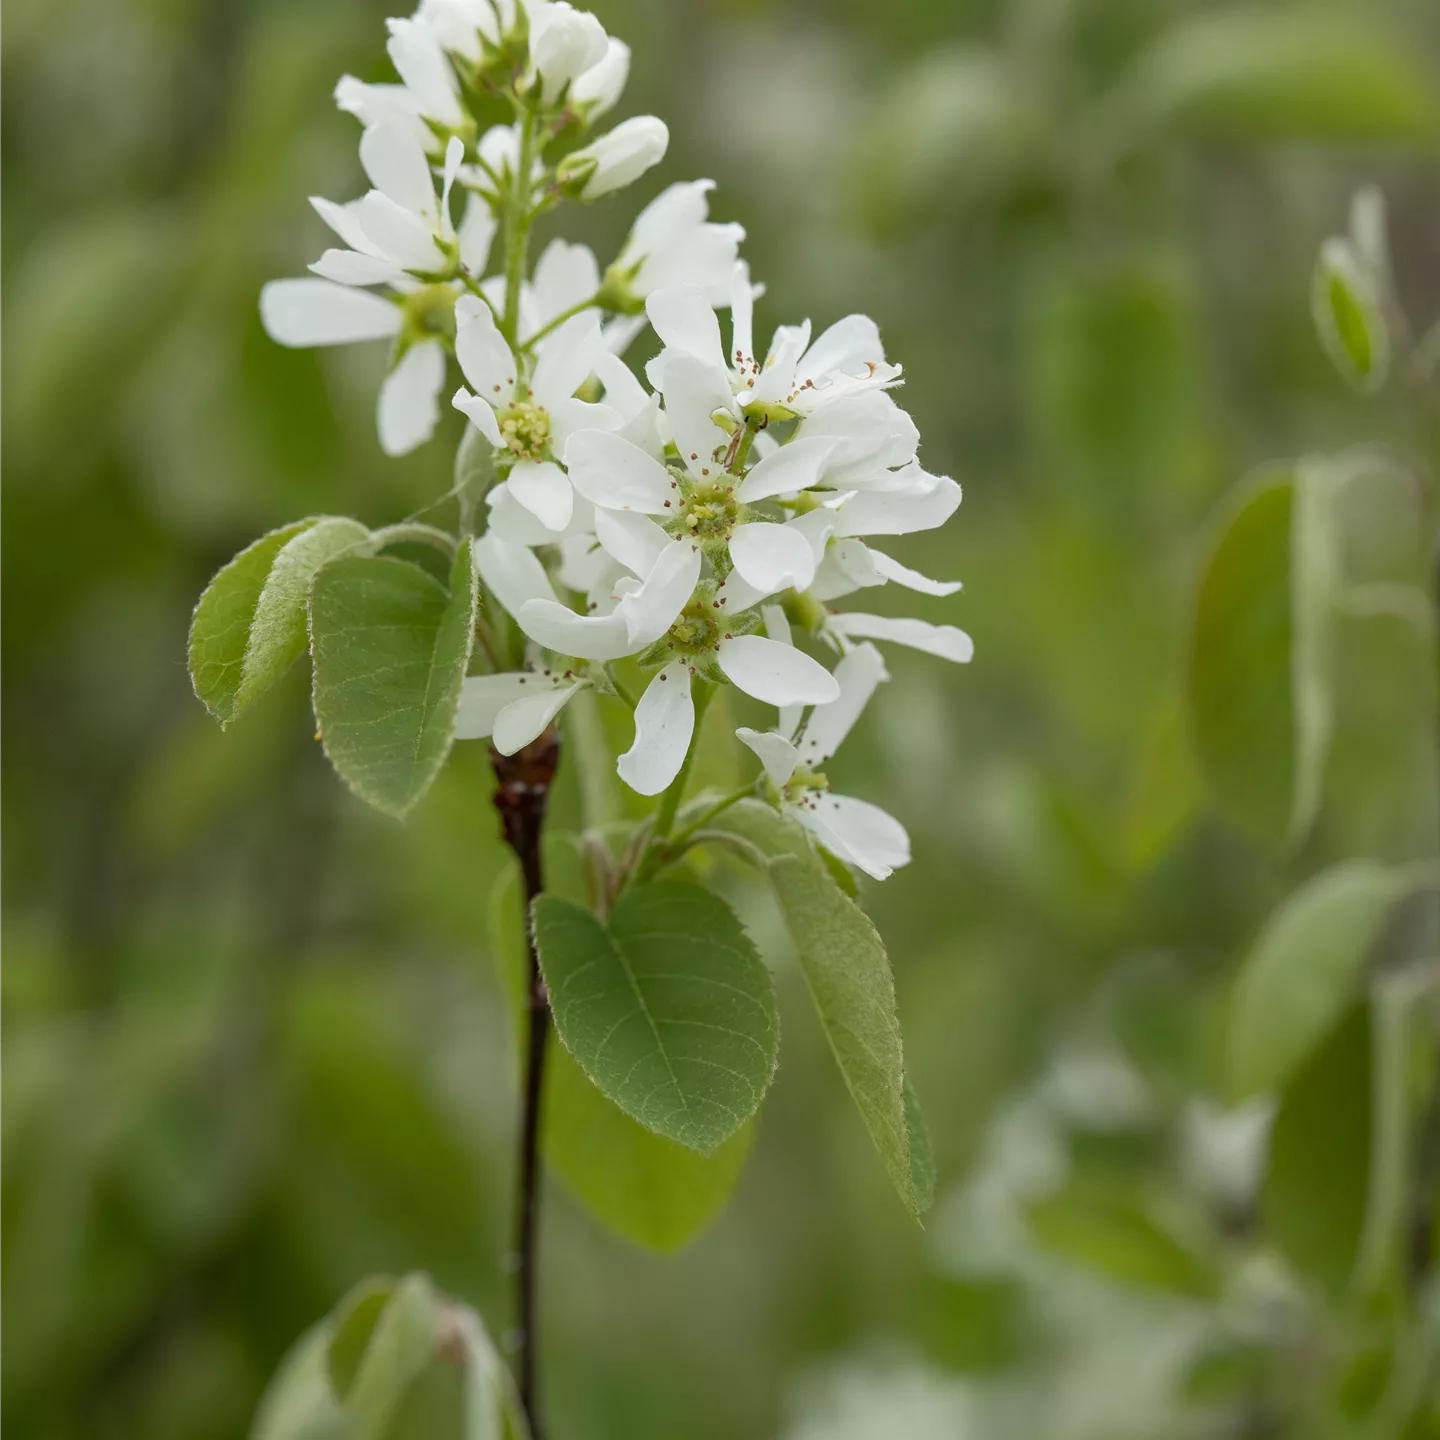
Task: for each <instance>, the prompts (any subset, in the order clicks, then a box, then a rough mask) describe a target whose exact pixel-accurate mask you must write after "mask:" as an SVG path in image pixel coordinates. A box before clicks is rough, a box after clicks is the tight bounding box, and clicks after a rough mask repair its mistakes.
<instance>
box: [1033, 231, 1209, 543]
mask: <svg viewBox="0 0 1440 1440" xmlns="http://www.w3.org/2000/svg"><path fill="white" fill-rule="evenodd" d="M1194 290H1195V284H1194V280H1193V278H1192V275H1191V268H1190V262H1189V261H1188V259H1187V258H1186V257H1185V256H1184V255H1183V254H1182V253H1180V252H1179V251H1177V250H1175V249H1174V248H1172V247H1164V248H1161V247H1158V246H1156V247H1150V248H1144V249H1141V248H1138V247H1137V248H1136V249H1135V251H1134V252H1133V253H1130V254H1124V255H1121V256H1119V257H1115V256H1112V255H1109V254H1107V255H1106V256H1105V257H1104V258H1103V260H1101V261H1099V262H1098V263H1097V262H1096V261H1094V260H1092V259H1091V258H1089V257H1088V256H1085V257H1082V258H1081V259H1080V260H1078V261H1077V259H1076V258H1075V256H1074V254H1073V253H1072V251H1071V250H1070V249H1069V248H1067V249H1065V250H1063V251H1061V252H1060V253H1059V255H1058V256H1057V258H1056V259H1055V261H1054V263H1053V264H1052V265H1051V266H1049V268H1048V269H1047V271H1045V272H1043V276H1042V281H1041V283H1040V284H1039V285H1038V286H1037V287H1036V289H1035V299H1034V304H1033V310H1032V313H1031V317H1030V327H1029V331H1030V333H1029V337H1028V342H1029V343H1028V349H1029V355H1028V361H1027V371H1028V375H1027V383H1028V387H1029V392H1030V393H1029V404H1030V417H1029V418H1030V426H1029V429H1030V433H1031V434H1032V435H1033V436H1034V437H1035V439H1036V442H1037V451H1038V453H1037V456H1036V463H1037V467H1038V468H1039V470H1040V471H1041V472H1042V473H1043V474H1045V475H1046V476H1047V478H1048V480H1049V482H1050V483H1051V484H1053V485H1055V486H1056V488H1057V489H1061V490H1063V491H1064V492H1066V493H1067V494H1069V495H1070V496H1072V497H1076V498H1077V499H1078V498H1080V497H1083V498H1084V500H1085V502H1086V504H1087V506H1089V507H1091V508H1093V509H1095V510H1098V511H1099V512H1101V513H1105V512H1109V513H1111V514H1114V515H1115V516H1116V518H1117V520H1118V521H1119V522H1121V523H1125V524H1127V525H1133V524H1134V523H1135V519H1136V517H1137V516H1144V515H1145V514H1147V513H1154V512H1155V509H1156V507H1157V506H1159V505H1161V504H1164V503H1165V502H1167V501H1170V500H1171V499H1172V497H1175V496H1177V495H1184V494H1185V492H1186V491H1187V489H1190V488H1191V483H1190V482H1191V481H1192V479H1193V477H1194V476H1195V475H1196V474H1197V472H1198V469H1199V466H1198V463H1197V462H1198V459H1199V456H1200V453H1201V444H1202V436H1203V433H1204V432H1203V416H1202V414H1201V411H1200V405H1199V401H1198V397H1199V396H1200V395H1201V394H1202V393H1203V387H1202V377H1201V367H1200V335H1199V324H1198V320H1197V314H1196V302H1195V295H1194Z"/></svg>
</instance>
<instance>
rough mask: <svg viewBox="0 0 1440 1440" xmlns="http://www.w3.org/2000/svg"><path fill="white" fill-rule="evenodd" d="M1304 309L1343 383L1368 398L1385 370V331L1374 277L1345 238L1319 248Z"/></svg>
mask: <svg viewBox="0 0 1440 1440" xmlns="http://www.w3.org/2000/svg"><path fill="white" fill-rule="evenodd" d="M1310 311H1311V314H1312V315H1313V316H1314V317H1315V328H1316V330H1317V331H1318V332H1319V335H1320V343H1321V344H1322V345H1323V346H1324V347H1325V353H1326V354H1327V355H1328V356H1329V357H1330V361H1331V363H1332V364H1333V365H1334V366H1335V368H1336V369H1337V370H1338V371H1339V372H1340V374H1341V375H1342V376H1343V377H1344V379H1345V380H1346V381H1347V382H1348V383H1349V384H1350V385H1352V386H1353V387H1354V388H1355V389H1356V390H1358V391H1360V392H1361V393H1362V394H1373V393H1374V392H1375V391H1376V390H1378V389H1380V387H1381V386H1382V385H1384V383H1385V377H1386V376H1387V375H1388V374H1389V371H1390V331H1389V327H1388V326H1387V324H1386V322H1385V305H1384V299H1383V297H1382V295H1381V293H1380V288H1379V285H1378V283H1377V279H1376V276H1375V274H1374V272H1373V271H1372V269H1371V267H1370V266H1369V264H1368V263H1367V262H1366V261H1365V260H1364V259H1363V258H1362V257H1361V255H1360V253H1359V251H1358V250H1357V249H1356V248H1355V245H1354V244H1353V242H1352V241H1350V240H1344V239H1339V238H1336V237H1332V238H1331V239H1329V240H1327V241H1326V242H1325V243H1324V244H1323V245H1322V246H1321V247H1320V254H1319V256H1318V258H1317V259H1316V261H1315V273H1314V276H1313V277H1312V279H1311V284H1310Z"/></svg>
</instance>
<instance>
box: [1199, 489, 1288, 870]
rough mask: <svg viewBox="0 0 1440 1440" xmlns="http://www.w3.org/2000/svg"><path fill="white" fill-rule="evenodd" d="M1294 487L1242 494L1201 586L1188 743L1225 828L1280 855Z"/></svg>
mask: <svg viewBox="0 0 1440 1440" xmlns="http://www.w3.org/2000/svg"><path fill="white" fill-rule="evenodd" d="M1293 500H1294V485H1293V482H1292V478H1291V476H1290V475H1289V474H1288V473H1284V474H1279V475H1276V474H1274V473H1271V474H1268V475H1263V476H1260V477H1258V478H1257V479H1256V480H1255V481H1253V482H1252V483H1250V484H1248V485H1245V486H1243V487H1241V489H1240V490H1239V492H1238V493H1237V495H1236V496H1235V498H1234V499H1233V500H1232V502H1231V504H1230V506H1229V508H1228V513H1227V514H1226V515H1225V516H1224V518H1223V520H1222V524H1221V528H1220V532H1219V537H1218V540H1217V541H1216V543H1215V545H1214V547H1213V549H1212V550H1211V553H1210V556H1209V559H1208V561H1207V563H1206V565H1205V568H1204V571H1203V574H1202V576H1201V580H1200V587H1199V593H1198V596H1197V599H1196V603H1195V610H1194V618H1193V622H1192V628H1191V633H1190V642H1189V655H1188V665H1187V675H1186V700H1187V708H1188V718H1189V733H1190V741H1191V744H1192V746H1193V748H1194V753H1195V758H1196V761H1197V762H1198V766H1199V769H1200V772H1201V775H1202V777H1203V779H1204V781H1205V783H1206V787H1207V789H1208V791H1209V793H1210V795H1211V797H1212V798H1213V799H1214V801H1215V802H1216V804H1217V805H1218V806H1219V808H1220V809H1221V811H1222V812H1223V813H1225V814H1226V815H1227V816H1228V817H1229V818H1230V819H1231V820H1233V821H1234V822H1235V823H1236V824H1238V825H1239V826H1240V827H1241V828H1242V829H1244V830H1246V831H1248V832H1249V833H1250V834H1252V835H1253V836H1255V837H1256V838H1257V839H1259V840H1262V841H1264V842H1265V843H1267V844H1269V845H1272V846H1275V847H1279V846H1281V845H1283V844H1284V842H1285V840H1286V838H1287V837H1288V835H1289V834H1290V827H1291V812H1292V808H1293V790H1294V784H1293V779H1292V776H1293V774H1294V770H1295V759H1294V754H1295V751H1294V709H1293V701H1292V694H1291V669H1290V666H1291V645H1292V639H1293V629H1294V625H1293V617H1292V607H1291V593H1290V570H1291V514H1292V510H1293Z"/></svg>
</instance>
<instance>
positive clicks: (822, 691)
mask: <svg viewBox="0 0 1440 1440" xmlns="http://www.w3.org/2000/svg"><path fill="white" fill-rule="evenodd" d="M716 659H717V661H718V662H719V665H720V668H721V670H723V671H724V672H725V675H726V677H727V678H728V679H729V680H730V682H731V683H732V684H733V685H735V686H736V687H737V688H739V689H741V690H743V691H744V692H745V693H746V694H747V695H753V696H754V697H755V698H756V699H757V700H763V701H764V702H765V703H766V704H767V705H828V704H829V703H830V702H831V701H832V700H837V699H839V696H840V687H839V685H837V684H836V683H835V677H834V676H833V675H831V673H830V672H829V671H828V670H827V669H826V668H825V667H824V666H823V665H822V664H821V663H820V662H819V661H818V660H812V659H811V658H810V657H809V656H808V655H807V654H805V652H804V651H803V650H797V649H795V647H794V646H793V645H782V644H780V643H779V642H778V641H775V640H766V639H765V638H764V637H763V636H760V635H736V636H734V637H732V638H731V639H729V640H722V641H721V642H720V650H719V653H718V655H717V656H716Z"/></svg>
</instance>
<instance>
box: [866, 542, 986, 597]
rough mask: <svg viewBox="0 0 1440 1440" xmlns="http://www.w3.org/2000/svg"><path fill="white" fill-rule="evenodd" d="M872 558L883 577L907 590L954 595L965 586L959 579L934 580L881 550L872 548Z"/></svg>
mask: <svg viewBox="0 0 1440 1440" xmlns="http://www.w3.org/2000/svg"><path fill="white" fill-rule="evenodd" d="M870 559H871V562H872V563H873V564H874V566H875V570H876V573H877V574H878V575H880V576H881V577H882V578H883V579H886V580H893V581H894V582H895V583H896V584H897V585H903V586H904V587H905V588H906V589H907V590H918V591H919V592H920V594H922V595H953V594H954V593H955V592H956V591H957V590H959V589H962V588H963V587H962V586H961V583H960V581H958V580H932V579H930V577H929V576H928V575H922V574H921V573H920V572H919V571H918V570H912V569H910V567H909V566H908V565H902V564H901V563H900V562H899V561H898V560H892V559H891V558H890V557H889V556H888V555H884V554H881V552H880V551H879V550H871V551H870Z"/></svg>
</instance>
